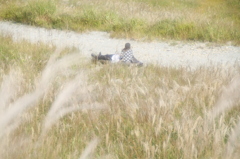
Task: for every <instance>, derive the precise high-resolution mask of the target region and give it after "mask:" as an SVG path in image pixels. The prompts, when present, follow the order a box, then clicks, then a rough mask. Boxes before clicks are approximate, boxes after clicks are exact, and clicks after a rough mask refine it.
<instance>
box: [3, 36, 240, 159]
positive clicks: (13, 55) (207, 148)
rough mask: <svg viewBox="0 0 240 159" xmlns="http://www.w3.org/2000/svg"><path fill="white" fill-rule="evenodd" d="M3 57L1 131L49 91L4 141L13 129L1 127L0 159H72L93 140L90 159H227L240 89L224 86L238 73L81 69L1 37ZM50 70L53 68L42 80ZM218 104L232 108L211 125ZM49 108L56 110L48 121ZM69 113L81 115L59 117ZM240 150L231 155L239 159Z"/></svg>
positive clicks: (63, 57)
mask: <svg viewBox="0 0 240 159" xmlns="http://www.w3.org/2000/svg"><path fill="white" fill-rule="evenodd" d="M73 52H77V54H74V53H73ZM0 54H1V55H3V56H1V58H0V63H1V64H2V65H4V67H1V69H0V72H1V74H0V75H1V76H0V83H1V87H0V93H2V92H4V93H5V94H1V95H5V96H0V101H2V105H1V111H0V115H1V118H0V123H3V124H4V121H5V119H6V120H7V119H8V118H7V117H12V116H11V115H12V114H9V116H7V117H6V116H4V115H6V114H8V113H7V112H8V111H9V110H11V108H14V107H15V106H19V107H18V109H16V112H18V111H19V110H20V108H22V107H24V104H25V101H26V100H31V99H32V98H30V99H28V98H26V97H28V96H31V97H33V98H34V96H33V95H34V92H35V91H36V92H38V91H37V90H39V89H40V92H41V90H46V91H44V93H43V94H42V96H41V97H39V98H37V99H36V101H33V102H32V104H31V107H28V109H25V110H24V111H23V112H21V111H19V112H18V113H17V115H15V116H13V117H14V118H13V119H15V120H13V121H12V122H11V123H15V124H17V127H16V128H14V127H12V128H13V129H10V131H9V132H8V133H6V134H2V133H3V132H5V131H6V130H7V128H11V127H10V126H13V125H12V124H11V123H8V124H7V127H6V129H1V127H0V130H2V131H0V137H1V140H0V149H1V151H0V158H6V159H12V158H19V159H28V158H36V159H38V158H39V159H40V158H41V159H43V158H47V159H55V158H59V159H66V158H71V159H75V158H76V159H77V158H79V157H80V156H81V154H83V152H84V151H85V150H87V149H86V148H87V146H88V144H89V143H90V141H91V140H92V139H94V138H98V144H97V146H96V148H94V145H90V147H92V149H93V150H94V151H92V152H89V153H91V154H92V157H93V158H111V159H115V158H126V159H128V158H129V159H132V158H144V159H145V158H156V159H157V158H184V159H188V158H224V156H225V155H226V148H227V147H228V146H229V145H228V143H229V137H230V136H231V132H232V131H231V130H232V129H233V128H235V126H236V123H237V122H239V102H237V101H238V100H239V98H238V97H235V96H234V94H238V93H239V90H238V89H237V88H238V86H239V85H238V86H234V88H231V87H229V86H228V84H229V83H231V81H234V80H233V77H235V76H236V72H238V74H239V66H236V67H232V68H230V69H225V68H221V67H201V68H198V69H196V70H192V71H188V70H186V69H185V68H171V67H170V68H169V67H159V66H157V65H148V66H145V67H128V66H122V65H110V64H105V65H103V64H94V63H91V61H88V60H86V59H85V58H81V59H80V60H81V61H82V62H81V63H80V62H79V59H78V58H79V57H78V56H79V51H78V50H76V49H74V48H73V49H72V48H68V49H64V50H62V51H61V50H59V51H54V47H53V48H50V47H48V46H45V45H42V44H40V45H35V44H34V45H33V44H29V43H27V42H24V41H22V42H13V41H12V40H11V39H10V38H3V37H1V44H0ZM54 56H56V57H55V59H54V58H53V57H54ZM23 57H27V58H23ZM69 57H71V58H69ZM74 59H78V60H77V61H74ZM51 60H52V61H51ZM49 61H51V62H49ZM64 61H65V62H64ZM52 66H57V67H56V68H55V67H53V68H54V69H52V70H51V72H50V74H46V73H47V72H46V70H48V68H51V67H52ZM58 69H59V72H58V71H57V70H58ZM46 75H48V76H53V78H48V76H46ZM29 77H30V78H29ZM42 77H44V78H42ZM76 77H77V78H76ZM75 78H76V81H75V80H74V79H75ZM42 79H43V81H45V83H44V84H45V85H41V81H42ZM30 80H31V81H32V82H30ZM46 81H48V82H46ZM74 81H75V82H74ZM39 84H40V86H41V87H40V88H39ZM69 84H73V85H72V86H73V87H68V86H69ZM45 88H47V89H45ZM66 88H68V89H66ZM70 88H71V89H70ZM224 88H227V89H224ZM230 88H231V89H230ZM228 89H230V90H229V91H228ZM61 94H62V95H63V96H61ZM37 95H38V94H37ZM3 97H4V98H3ZM7 97H8V98H7ZM22 97H25V100H21V99H23V98H22ZM58 97H61V98H58ZM219 98H220V100H219ZM221 98H222V99H221ZM65 100H66V101H65ZM221 100H231V101H232V104H233V105H232V108H231V109H230V111H228V110H225V111H224V113H221V114H219V116H217V117H215V118H214V120H213V121H212V120H211V116H210V117H209V118H208V117H207V114H208V113H209V112H211V110H212V109H214V108H217V107H223V106H222V105H221V102H220V104H217V105H215V104H216V103H217V102H218V101H221ZM18 102H20V105H16V104H17V103H18ZM54 105H58V107H56V108H57V109H56V110H55V111H53V113H51V114H50V116H49V114H48V113H50V112H52V110H54V109H52V108H53V106H54ZM70 107H73V108H80V109H79V111H72V112H71V111H70V113H68V114H66V115H63V114H62V115H60V116H58V115H59V111H60V112H62V113H64V112H66V111H67V109H66V108H70ZM99 108H101V109H99ZM14 112H15V111H14ZM14 112H12V113H13V114H14ZM2 117H6V118H2ZM55 117H59V119H58V118H57V120H56V121H55V120H54V119H55ZM45 120H47V121H45ZM51 122H53V125H51V127H49V128H48V129H46V127H45V125H46V124H47V123H51ZM44 132H46V133H44ZM236 133H237V135H238V136H239V132H238V131H237V132H236ZM2 135H3V136H2ZM235 143H238V141H237V140H236V142H235ZM233 144H234V143H233ZM216 148H217V149H216ZM238 148H239V147H237V146H236V147H234V151H233V152H232V153H230V155H231V156H233V157H236V158H237V157H239V155H240V154H239V152H238ZM84 158H87V157H84Z"/></svg>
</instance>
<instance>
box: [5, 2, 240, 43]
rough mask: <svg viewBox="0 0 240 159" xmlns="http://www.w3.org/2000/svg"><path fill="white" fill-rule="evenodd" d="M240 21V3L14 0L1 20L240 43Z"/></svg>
mask: <svg viewBox="0 0 240 159" xmlns="http://www.w3.org/2000/svg"><path fill="white" fill-rule="evenodd" d="M239 17H240V16H239V2H238V1H237V0H228V1H227V0H209V1H206V0H204V1H202V0H201V1H200V0H183V1H179V0H171V1H167V0H163V1H157V0H132V1H125V0H121V1H117V0H113V1H110V0H108V1H101V0H92V1H91V2H89V1H88V0H82V1H76V0H72V1H61V0H29V1H26V2H22V1H20V0H12V1H7V2H2V5H1V6H0V19H2V20H10V21H15V22H19V23H25V24H30V25H36V26H42V27H46V28H58V29H69V30H74V31H80V32H82V31H87V30H100V31H108V32H110V33H111V34H112V36H115V37H127V38H134V39H148V40H149V39H175V40H197V41H213V42H228V41H232V42H234V43H235V44H239V39H240V33H239V28H240V21H239Z"/></svg>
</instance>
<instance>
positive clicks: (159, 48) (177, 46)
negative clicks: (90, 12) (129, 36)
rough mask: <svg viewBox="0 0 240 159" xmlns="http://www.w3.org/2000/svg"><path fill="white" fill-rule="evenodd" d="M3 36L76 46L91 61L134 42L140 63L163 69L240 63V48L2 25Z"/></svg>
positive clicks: (134, 48)
mask: <svg viewBox="0 0 240 159" xmlns="http://www.w3.org/2000/svg"><path fill="white" fill-rule="evenodd" d="M0 35H4V36H12V38H13V39H14V40H22V39H25V40H28V41H30V42H32V43H37V42H43V43H46V44H50V45H57V46H68V47H71V46H74V47H76V48H78V49H79V50H80V52H81V53H82V54H84V55H86V57H87V58H90V55H91V53H98V52H100V51H101V52H102V54H112V53H116V52H120V51H121V49H122V48H123V46H124V44H125V43H126V42H130V43H131V45H132V49H133V51H134V54H135V56H136V58H137V59H139V60H140V61H142V62H144V63H146V64H147V63H158V64H160V65H163V66H176V67H178V66H183V67H191V68H195V67H198V66H202V65H204V66H209V65H212V64H221V65H222V66H229V65H233V64H234V63H236V62H240V47H235V46H231V45H223V46H220V45H216V44H210V43H200V42H192V43H186V42H138V41H134V40H125V39H113V38H110V36H109V34H108V33H105V32H89V33H83V34H80V33H76V32H72V31H61V30H55V29H51V30H49V29H44V28H39V27H32V26H27V25H22V24H15V23H11V22H0Z"/></svg>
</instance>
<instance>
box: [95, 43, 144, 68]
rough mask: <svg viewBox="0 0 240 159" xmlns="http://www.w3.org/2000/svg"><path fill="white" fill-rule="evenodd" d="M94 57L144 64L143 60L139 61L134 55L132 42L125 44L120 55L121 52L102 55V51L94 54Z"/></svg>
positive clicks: (114, 61)
mask: <svg viewBox="0 0 240 159" xmlns="http://www.w3.org/2000/svg"><path fill="white" fill-rule="evenodd" d="M92 57H93V58H94V59H96V60H107V61H111V62H112V63H117V62H122V63H125V64H137V65H143V63H142V62H140V61H138V60H137V59H136V58H135V57H134V55H133V51H132V49H131V45H130V43H126V44H125V47H124V48H123V49H122V52H121V54H120V55H119V54H106V55H102V54H101V52H100V53H99V54H98V55H94V54H92Z"/></svg>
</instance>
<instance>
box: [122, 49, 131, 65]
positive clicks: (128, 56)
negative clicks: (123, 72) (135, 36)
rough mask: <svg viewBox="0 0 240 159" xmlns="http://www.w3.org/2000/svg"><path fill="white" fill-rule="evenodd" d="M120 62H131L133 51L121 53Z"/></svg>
mask: <svg viewBox="0 0 240 159" xmlns="http://www.w3.org/2000/svg"><path fill="white" fill-rule="evenodd" d="M120 57H121V61H123V62H131V61H132V58H133V51H132V50H131V49H129V50H126V51H124V50H123V51H122V52H121V56H120Z"/></svg>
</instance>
